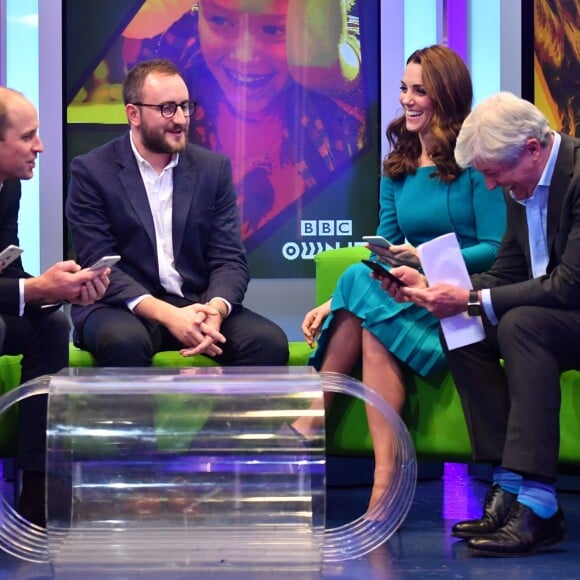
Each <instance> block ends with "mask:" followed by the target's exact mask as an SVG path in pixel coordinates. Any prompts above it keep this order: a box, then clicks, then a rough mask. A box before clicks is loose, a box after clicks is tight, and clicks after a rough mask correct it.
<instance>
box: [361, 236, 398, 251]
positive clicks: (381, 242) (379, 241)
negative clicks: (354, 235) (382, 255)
mask: <svg viewBox="0 0 580 580" xmlns="http://www.w3.org/2000/svg"><path fill="white" fill-rule="evenodd" d="M362 239H363V242H366V243H367V244H372V245H373V246H379V247H380V248H388V247H389V246H390V245H391V242H389V240H387V239H386V238H383V236H363V237H362Z"/></svg>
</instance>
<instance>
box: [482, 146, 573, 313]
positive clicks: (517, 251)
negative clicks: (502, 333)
mask: <svg viewBox="0 0 580 580" xmlns="http://www.w3.org/2000/svg"><path fill="white" fill-rule="evenodd" d="M506 204H507V227H506V232H505V235H504V237H503V239H502V242H501V245H500V248H499V251H498V254H497V257H496V259H495V262H494V264H493V266H492V267H491V269H490V270H488V271H487V272H485V273H483V274H476V275H473V276H472V277H471V280H472V282H473V285H474V288H478V289H479V288H491V301H492V304H493V308H494V311H495V313H496V315H497V316H498V317H501V316H502V315H503V314H504V313H505V312H506V311H508V310H510V309H511V308H513V307H515V306H545V307H548V308H564V309H580V139H572V138H571V137H568V136H566V135H562V143H561V145H560V151H559V152H558V157H557V159H556V166H555V168H554V174H553V176H552V181H551V183H550V192H549V197H548V218H547V239H548V251H549V262H548V269H547V271H548V275H547V276H540V277H539V278H535V279H532V268H531V259H530V248H529V241H528V226H527V222H526V210H525V208H524V207H523V206H522V205H520V204H518V203H516V202H515V201H514V200H513V199H511V197H510V196H509V195H506Z"/></svg>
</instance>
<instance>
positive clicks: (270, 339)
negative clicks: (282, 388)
mask: <svg viewBox="0 0 580 580" xmlns="http://www.w3.org/2000/svg"><path fill="white" fill-rule="evenodd" d="M272 326H273V328H272V329H270V331H269V333H268V336H267V337H265V338H264V339H263V340H262V341H261V345H260V348H259V349H258V350H257V352H256V356H257V358H258V361H257V362H256V364H261V365H273V366H283V365H286V364H288V358H289V350H288V338H287V336H286V334H285V333H284V331H283V330H282V329H281V328H279V327H278V326H275V325H272Z"/></svg>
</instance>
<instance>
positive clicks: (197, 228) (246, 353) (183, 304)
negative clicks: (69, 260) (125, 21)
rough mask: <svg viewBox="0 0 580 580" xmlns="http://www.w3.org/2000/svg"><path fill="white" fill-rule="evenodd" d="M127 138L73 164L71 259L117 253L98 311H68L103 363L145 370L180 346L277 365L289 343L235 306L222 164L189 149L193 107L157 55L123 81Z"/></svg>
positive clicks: (236, 281)
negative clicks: (163, 352)
mask: <svg viewBox="0 0 580 580" xmlns="http://www.w3.org/2000/svg"><path fill="white" fill-rule="evenodd" d="M123 98H124V102H125V110H126V113H127V119H128V121H129V127H130V131H129V132H128V133H127V134H126V135H124V136H123V137H120V138H118V139H115V140H113V141H111V142H109V143H107V144H105V145H103V146H101V147H99V148H97V149H95V150H93V151H91V152H89V153H87V154H86V155H81V156H79V157H77V158H75V159H74V160H73V162H72V164H71V182H70V188H69V194H68V198H67V204H66V213H67V218H68V221H69V225H70V228H71V232H72V239H73V247H74V251H75V254H76V257H77V258H78V260H79V262H80V263H82V264H90V263H91V262H93V261H94V260H96V259H97V258H98V257H100V256H103V255H106V254H119V255H120V256H121V260H120V262H119V263H118V264H117V265H115V266H114V267H113V268H112V273H111V284H110V286H109V289H108V291H107V293H106V295H105V297H104V299H103V300H102V301H101V302H99V303H98V304H94V305H91V306H87V307H73V308H72V312H71V314H72V318H73V323H74V325H75V329H76V337H77V340H78V344H79V345H80V346H81V347H83V348H84V349H87V350H89V351H90V352H91V353H92V354H93V356H94V357H95V359H96V361H97V364H98V365H100V366H113V367H126V366H137V367H141V366H142V367H144V366H150V364H151V358H152V356H153V354H155V353H156V352H158V351H160V350H173V349H179V350H180V351H181V353H182V354H183V355H184V356H191V355H195V354H204V355H207V356H210V357H212V358H214V359H215V360H216V361H218V362H219V363H220V364H224V365H225V364H227V365H230V364H235V365H284V364H286V362H287V360H288V341H287V338H286V335H285V334H284V333H283V331H282V330H281V329H280V328H279V327H278V326H276V325H275V324H274V323H272V322H270V321H269V320H267V319H265V318H263V317H262V316H260V315H258V314H256V313H254V312H252V311H250V310H248V309H246V308H244V307H243V306H242V300H243V297H244V294H245V292H246V288H247V284H248V281H249V272H248V267H247V262H246V255H245V251H244V247H243V245H242V241H241V236H240V227H239V219H238V211H237V206H236V195H235V192H234V189H233V186H232V172H231V165H230V162H229V161H228V159H227V158H225V157H223V156H221V155H218V154H216V153H213V152H211V151H208V150H206V149H203V148H201V147H198V146H196V145H193V144H191V143H188V141H187V135H188V127H189V121H190V117H191V115H193V114H194V112H195V103H194V102H192V101H190V100H189V94H188V90H187V87H186V85H185V82H184V81H183V78H182V77H181V75H180V74H179V71H178V70H177V69H176V68H175V67H174V66H173V65H172V64H171V63H170V62H169V61H166V60H151V61H146V62H142V63H140V64H138V65H136V66H135V67H134V68H133V69H131V71H130V72H129V73H128V75H127V78H126V80H125V83H124V85H123Z"/></svg>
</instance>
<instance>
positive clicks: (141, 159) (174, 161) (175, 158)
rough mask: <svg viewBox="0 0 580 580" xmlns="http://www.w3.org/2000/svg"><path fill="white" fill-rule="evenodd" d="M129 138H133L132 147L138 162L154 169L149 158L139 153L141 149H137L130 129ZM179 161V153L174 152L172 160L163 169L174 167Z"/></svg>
mask: <svg viewBox="0 0 580 580" xmlns="http://www.w3.org/2000/svg"><path fill="white" fill-rule="evenodd" d="M129 139H130V140H131V149H132V150H133V155H135V157H136V159H137V163H138V164H139V165H141V166H142V167H143V166H145V167H150V168H151V169H153V168H152V167H151V163H149V161H147V159H145V158H144V157H143V156H142V155H141V153H139V151H137V147H136V146H135V141H133V132H132V131H129ZM178 161H179V153H174V154H173V155H172V156H171V161H169V163H168V164H167V165H166V166H165V167H164V168H163V171H165V170H166V169H173V168H174V167H175V166H176V165H177V162H178Z"/></svg>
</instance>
